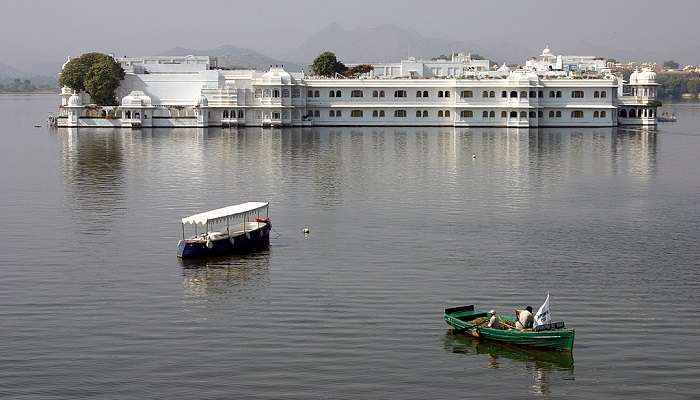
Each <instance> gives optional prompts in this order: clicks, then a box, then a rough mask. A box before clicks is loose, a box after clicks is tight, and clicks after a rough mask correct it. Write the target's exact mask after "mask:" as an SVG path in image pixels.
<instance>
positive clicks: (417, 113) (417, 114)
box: [416, 110, 423, 118]
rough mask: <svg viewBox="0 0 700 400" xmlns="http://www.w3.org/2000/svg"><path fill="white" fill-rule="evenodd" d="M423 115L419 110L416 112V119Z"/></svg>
mask: <svg viewBox="0 0 700 400" xmlns="http://www.w3.org/2000/svg"><path fill="white" fill-rule="evenodd" d="M421 115H423V113H421V112H420V110H416V118H420V117H421Z"/></svg>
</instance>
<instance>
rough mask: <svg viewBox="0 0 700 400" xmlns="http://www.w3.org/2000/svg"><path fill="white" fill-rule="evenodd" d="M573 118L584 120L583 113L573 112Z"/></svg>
mask: <svg viewBox="0 0 700 400" xmlns="http://www.w3.org/2000/svg"><path fill="white" fill-rule="evenodd" d="M571 118H583V111H579V110H576V111H572V112H571Z"/></svg>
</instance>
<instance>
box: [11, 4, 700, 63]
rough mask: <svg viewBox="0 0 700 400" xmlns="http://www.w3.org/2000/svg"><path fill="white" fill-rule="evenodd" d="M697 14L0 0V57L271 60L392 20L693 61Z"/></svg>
mask: <svg viewBox="0 0 700 400" xmlns="http://www.w3.org/2000/svg"><path fill="white" fill-rule="evenodd" d="M699 15H700V1H699V0H676V1H665V2H660V1H651V0H634V1H616V0H607V1H605V0H585V1H566V0H564V1H551V0H550V1H527V0H498V1H488V0H480V1H465V0H462V1H457V0H455V1H453V0H437V1H427V0H422V1H413V0H400V1H389V0H381V1H378V0H371V1H364V0H354V1H328V0H308V1H306V0H295V1H277V0H263V1H220V0H213V1H206V0H190V1H182V0H167V1H160V0H140V1H132V0H121V1H108V2H105V1H95V0H91V1H83V0H75V1H73V0H37V1H31V0H25V1H16V0H8V1H6V2H3V5H2V15H1V16H0V22H1V23H0V63H5V64H9V65H13V66H17V67H20V68H26V67H28V66H30V65H31V64H40V63H52V62H56V60H57V59H65V57H66V56H67V55H72V54H79V53H81V52H84V51H86V50H98V51H105V52H114V53H116V54H117V55H132V56H133V55H144V54H151V53H155V52H158V51H162V50H164V49H168V48H171V47H175V46H183V47H192V48H213V47H217V46H219V45H223V44H230V45H234V46H239V47H249V48H252V49H255V50H258V51H260V52H262V53H263V54H266V55H270V56H273V57H279V55H280V54H284V53H286V52H288V51H289V50H290V49H293V48H295V47H296V45H297V43H299V42H301V41H302V40H304V39H305V38H306V37H307V36H308V35H310V34H312V33H314V32H316V31H318V30H320V29H321V28H322V27H324V26H326V25H328V24H330V23H332V22H337V23H340V24H341V25H342V26H344V27H347V28H355V27H368V26H376V25H380V24H393V25H397V26H400V27H404V28H413V29H415V30H417V31H418V32H420V33H422V34H424V35H427V36H432V37H438V38H445V39H455V40H463V41H466V42H477V43H483V44H484V45H485V47H487V48H488V47H489V46H498V45H499V43H510V44H515V45H518V46H524V47H527V48H532V49H533V54H536V52H538V51H539V50H540V49H541V47H542V45H543V44H550V45H551V46H552V47H553V48H554V49H555V50H556V51H557V52H561V53H574V52H575V50H576V49H578V48H601V49H627V50H631V51H632V52H633V53H634V54H637V53H639V54H640V57H639V58H640V59H641V58H650V57H653V58H655V59H656V60H657V61H658V60H665V59H668V58H671V57H673V58H674V59H676V60H678V61H679V62H681V63H698V64H700V45H699V44H698V37H699V36H700V35H699V34H700V24H699V23H698V22H697V21H698V16H699ZM378 39H380V38H378ZM368 45H371V43H370V44H368ZM596 55H600V54H596ZM612 56H614V55H612Z"/></svg>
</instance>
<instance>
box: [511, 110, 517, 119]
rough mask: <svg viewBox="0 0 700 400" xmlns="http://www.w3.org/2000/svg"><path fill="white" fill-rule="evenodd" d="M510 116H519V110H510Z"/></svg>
mask: <svg viewBox="0 0 700 400" xmlns="http://www.w3.org/2000/svg"><path fill="white" fill-rule="evenodd" d="M510 117H511V118H518V112H517V111H511V112H510Z"/></svg>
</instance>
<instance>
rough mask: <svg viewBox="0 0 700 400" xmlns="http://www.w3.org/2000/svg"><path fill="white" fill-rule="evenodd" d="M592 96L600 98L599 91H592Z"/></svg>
mask: <svg viewBox="0 0 700 400" xmlns="http://www.w3.org/2000/svg"><path fill="white" fill-rule="evenodd" d="M593 98H594V99H597V98H600V92H599V91H597V90H596V91H595V92H593Z"/></svg>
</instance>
